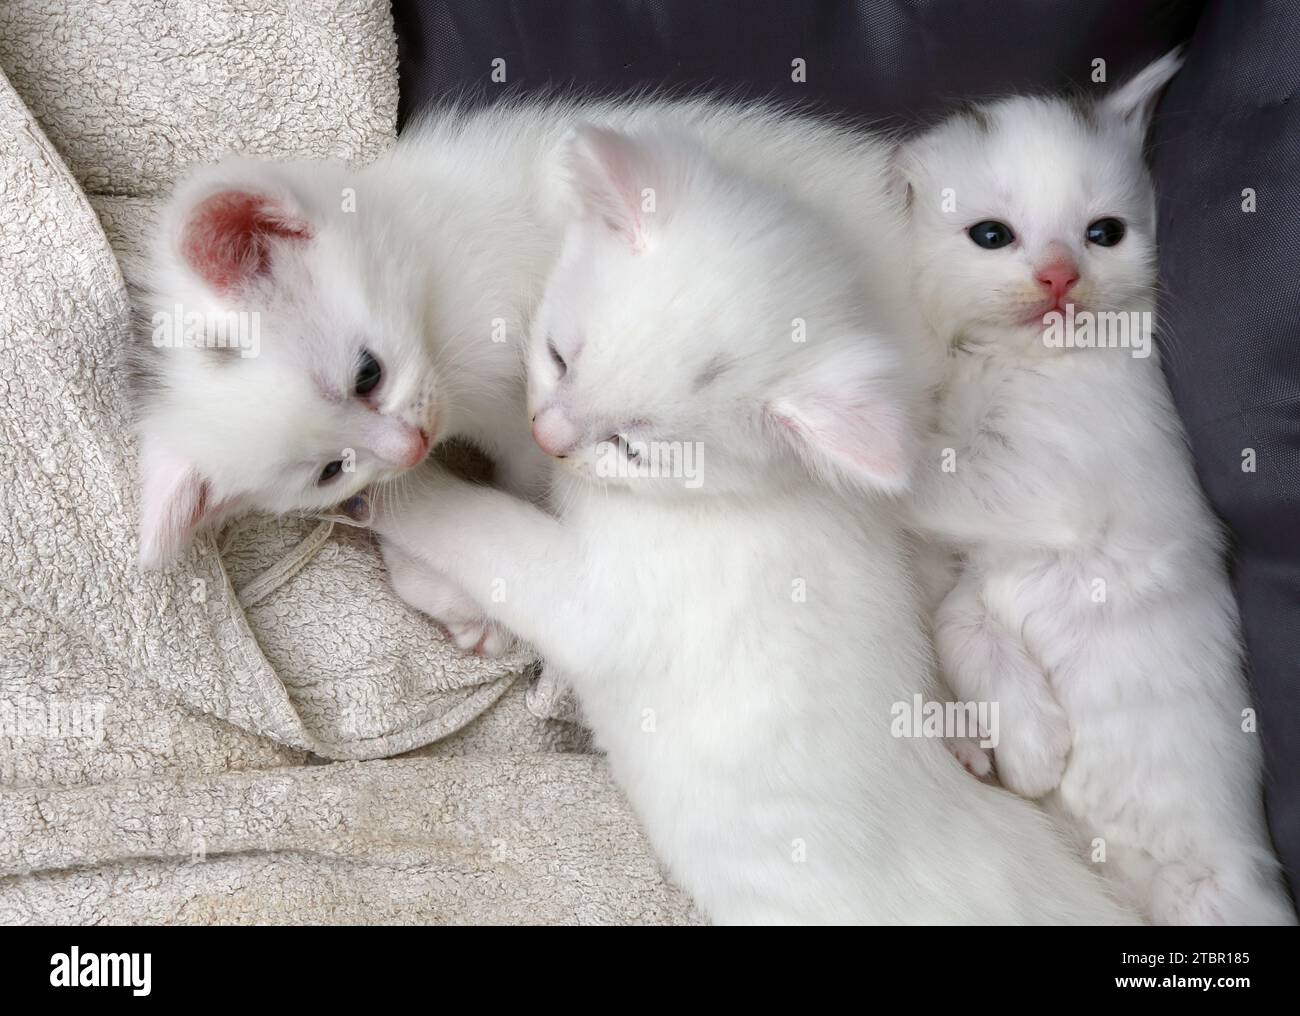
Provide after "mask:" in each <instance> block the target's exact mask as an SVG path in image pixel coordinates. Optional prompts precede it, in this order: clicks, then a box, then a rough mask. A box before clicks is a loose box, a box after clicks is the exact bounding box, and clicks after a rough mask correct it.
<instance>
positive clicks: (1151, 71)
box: [1101, 49, 1183, 135]
mask: <svg viewBox="0 0 1300 1016" xmlns="http://www.w3.org/2000/svg"><path fill="white" fill-rule="evenodd" d="M1182 65H1183V54H1182V51H1181V50H1178V49H1174V50H1170V51H1169V52H1168V53H1166V54H1165V55H1164V56H1162V57H1160V58H1159V59H1157V60H1153V61H1152V62H1151V63H1149V64H1147V65H1146V66H1145V67H1143V68H1142V70H1140V71H1138V72H1137V74H1135V75H1134V76H1133V77H1131V78H1130V79H1129V80H1128V81H1126V82H1124V84H1122V85H1120V86H1119V88H1117V89H1115V90H1114V91H1113V92H1111V93H1110V94H1108V95H1107V96H1106V97H1105V98H1104V99H1102V100H1101V101H1102V105H1103V106H1104V107H1105V108H1106V109H1108V110H1110V111H1111V112H1112V113H1115V114H1117V115H1119V116H1121V117H1123V118H1124V119H1125V120H1127V121H1128V122H1130V123H1131V124H1133V125H1134V126H1135V127H1137V128H1139V129H1140V130H1141V131H1142V133H1143V134H1144V135H1145V134H1146V129H1147V127H1148V126H1149V125H1150V123H1151V116H1152V114H1153V113H1155V109H1156V103H1157V102H1158V101H1159V99H1160V93H1161V92H1162V91H1163V90H1164V87H1165V85H1167V84H1169V79H1170V78H1172V77H1173V76H1174V75H1175V74H1177V73H1178V69H1179V68H1180V67H1182Z"/></svg>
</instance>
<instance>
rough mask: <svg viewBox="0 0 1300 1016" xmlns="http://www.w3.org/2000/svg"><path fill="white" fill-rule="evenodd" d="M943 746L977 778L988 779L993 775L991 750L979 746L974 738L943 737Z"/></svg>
mask: <svg viewBox="0 0 1300 1016" xmlns="http://www.w3.org/2000/svg"><path fill="white" fill-rule="evenodd" d="M943 746H944V747H945V748H947V749H948V752H949V754H951V755H952V757H953V758H955V759H956V760H957V761H958V762H960V763H961V764H962V766H963V767H964V768H965V770H966V771H967V772H968V773H970V774H971V775H972V776H974V777H975V778H976V779H977V780H984V779H988V778H989V777H990V776H992V775H993V752H992V751H990V750H989V749H988V748H981V747H980V743H979V742H978V741H976V740H975V739H974V738H970V737H945V738H944V739H943Z"/></svg>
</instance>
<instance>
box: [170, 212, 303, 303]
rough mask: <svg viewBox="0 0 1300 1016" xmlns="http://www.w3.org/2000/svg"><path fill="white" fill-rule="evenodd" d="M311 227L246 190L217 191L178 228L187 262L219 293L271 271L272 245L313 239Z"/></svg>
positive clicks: (292, 213)
mask: <svg viewBox="0 0 1300 1016" xmlns="http://www.w3.org/2000/svg"><path fill="white" fill-rule="evenodd" d="M311 234H312V231H311V227H310V225H309V224H308V222H307V220H306V219H305V218H303V217H302V216H301V215H300V214H298V213H296V212H295V211H293V210H291V209H290V208H288V207H287V206H286V205H285V204H283V203H280V202H277V201H276V200H274V199H272V198H270V197H267V196H266V195H264V194H258V193H255V192H253V191H245V190H221V191H218V192H216V193H215V194H210V195H208V196H207V197H205V198H203V199H202V200H200V201H199V202H198V203H197V204H195V205H194V207H193V208H191V209H189V211H188V213H187V214H186V215H185V217H184V221H183V223H182V225H181V233H180V253H181V257H182V258H184V260H185V263H186V264H187V265H189V267H190V268H191V269H192V270H193V271H194V272H195V273H196V274H197V275H198V276H199V277H200V278H201V279H203V281H204V282H206V283H207V284H208V285H209V286H211V287H212V288H213V289H214V290H216V292H217V293H219V294H222V295H225V294H229V293H233V292H236V291H238V290H239V289H240V288H242V287H243V286H244V285H245V284H247V283H248V282H249V281H250V280H251V279H253V278H255V277H257V276H259V275H265V274H266V273H268V272H269V271H270V269H271V250H272V246H273V245H274V244H275V243H276V242H280V241H288V242H295V243H301V242H304V241H306V240H309V239H311Z"/></svg>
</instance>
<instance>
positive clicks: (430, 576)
mask: <svg viewBox="0 0 1300 1016" xmlns="http://www.w3.org/2000/svg"><path fill="white" fill-rule="evenodd" d="M379 549H380V551H381V552H382V554H383V556H384V564H386V565H387V566H388V579H389V581H390V582H391V583H392V585H393V591H394V592H395V593H397V595H398V596H400V597H401V598H402V599H403V600H405V601H406V602H407V603H408V604H410V605H411V606H412V607H414V608H415V609H416V610H419V611H421V612H423V613H425V614H428V615H429V617H431V618H433V620H434V621H436V622H438V624H439V625H441V627H442V628H443V630H444V631H446V633H447V635H448V636H449V637H450V638H451V641H452V642H453V643H454V644H455V646H456V648H458V649H460V650H462V651H464V652H467V653H476V654H478V655H479V656H486V657H489V658H495V657H498V656H501V655H502V654H504V653H505V652H506V650H508V649H509V648H510V647H511V646H512V645H514V641H515V640H514V636H513V635H511V633H510V632H508V631H507V630H506V629H505V628H502V627H501V626H500V625H499V624H497V623H495V622H494V621H492V620H490V619H489V618H487V617H485V616H484V614H483V611H482V608H480V607H479V605H478V603H477V602H476V601H475V600H474V598H473V597H472V596H470V595H469V594H468V593H466V592H465V591H464V590H463V589H461V588H460V586H458V585H456V583H454V582H453V581H452V580H451V579H449V578H447V576H445V575H443V574H442V573H440V572H437V571H434V570H433V569H432V568H430V567H429V566H428V565H426V564H424V563H423V562H422V561H420V560H418V559H417V558H414V557H412V556H411V555H409V554H407V553H406V552H405V551H403V550H402V549H400V548H399V547H398V546H397V545H396V544H395V543H392V542H390V541H388V540H382V539H381V540H380V542H379Z"/></svg>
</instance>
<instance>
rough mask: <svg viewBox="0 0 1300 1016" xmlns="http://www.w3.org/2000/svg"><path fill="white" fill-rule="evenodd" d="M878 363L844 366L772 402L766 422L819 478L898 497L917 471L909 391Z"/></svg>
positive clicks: (835, 365)
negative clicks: (914, 470)
mask: <svg viewBox="0 0 1300 1016" xmlns="http://www.w3.org/2000/svg"><path fill="white" fill-rule="evenodd" d="M872 359H873V358H871V357H865V356H863V355H861V353H860V352H858V353H857V354H856V355H854V354H850V355H848V356H842V357H839V358H837V360H836V361H834V362H830V363H828V364H826V365H824V366H823V367H821V368H820V369H819V370H817V371H815V372H813V373H812V374H811V375H810V376H808V377H805V378H802V379H800V380H799V381H798V382H797V387H795V388H793V389H792V390H791V391H790V392H788V393H786V394H784V395H781V396H780V397H778V398H776V399H773V400H772V401H771V402H769V403H768V404H767V405H766V406H765V407H764V414H765V416H766V417H767V419H768V421H769V422H770V423H771V424H772V425H773V429H774V430H775V431H776V433H777V434H779V435H780V437H781V439H782V440H783V441H784V442H785V443H786V444H787V445H788V446H789V447H791V448H792V449H793V450H794V452H795V453H796V454H797V455H798V456H799V457H800V458H801V459H802V460H803V462H804V464H805V465H806V467H807V468H808V469H809V471H810V472H812V473H813V475H814V476H817V477H819V478H821V479H822V480H824V481H826V482H829V483H832V484H834V483H836V482H841V483H842V482H846V481H847V482H848V483H851V484H854V485H856V486H858V487H860V488H862V489H864V490H868V491H885V492H888V493H897V492H901V491H903V490H906V489H907V486H908V482H909V479H910V474H911V467H912V443H913V437H912V424H911V413H910V412H909V398H908V395H907V387H906V386H905V385H904V384H902V383H901V382H900V381H899V380H898V378H897V375H896V373H894V372H892V371H889V372H884V373H882V372H881V371H880V370H879V369H878V367H879V365H878V364H872V363H871V362H870V361H871V360H872ZM854 360H857V361H858V362H857V363H854V362H853V361H854ZM846 361H847V362H846ZM864 361H865V362H864ZM873 366H874V367H876V368H877V369H872V368H873Z"/></svg>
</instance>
